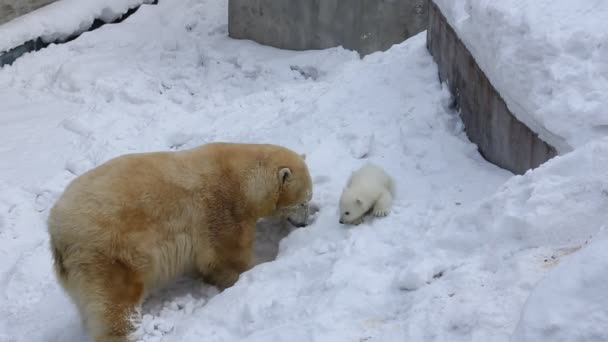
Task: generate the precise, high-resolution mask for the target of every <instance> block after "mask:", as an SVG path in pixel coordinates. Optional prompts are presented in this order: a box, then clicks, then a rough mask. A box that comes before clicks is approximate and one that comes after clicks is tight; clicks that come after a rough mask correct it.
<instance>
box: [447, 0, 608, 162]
mask: <svg viewBox="0 0 608 342" xmlns="http://www.w3.org/2000/svg"><path fill="white" fill-rule="evenodd" d="M435 1H436V3H437V4H438V5H439V6H440V8H441V9H442V12H443V13H444V14H445V15H446V17H447V18H448V21H449V22H450V24H451V25H452V26H453V27H454V29H455V30H456V32H457V33H458V35H459V36H460V38H461V39H462V40H463V42H464V43H465V44H466V46H467V47H468V48H469V50H470V52H471V53H472V54H473V56H474V57H475V59H476V61H477V62H478V63H479V65H480V66H481V69H482V70H484V72H485V73H486V75H487V76H488V78H489V79H490V81H491V82H492V84H493V85H494V86H495V87H496V88H497V89H498V91H499V93H500V94H501V95H502V96H503V98H504V99H505V101H506V103H507V106H508V107H509V109H510V110H511V111H512V112H513V113H514V114H515V115H516V116H517V117H518V118H519V119H520V120H521V121H523V122H524V123H526V124H527V125H528V126H529V127H530V128H531V129H532V130H534V131H535V132H537V133H539V135H540V136H541V138H542V139H544V140H545V141H547V142H548V143H550V144H552V145H553V146H555V147H556V148H557V149H558V150H559V152H560V153H564V152H568V151H570V150H572V149H573V148H576V147H578V146H581V145H583V144H585V143H586V142H589V141H592V140H594V139H596V138H599V137H603V136H606V135H608V112H607V111H606V110H605V108H606V107H607V106H608V98H607V97H606V96H605V94H606V93H607V92H608V67H606V62H605V61H606V59H608V2H606V1H571V0H535V1H527V0H505V1H487V0H468V1H453V0H435Z"/></svg>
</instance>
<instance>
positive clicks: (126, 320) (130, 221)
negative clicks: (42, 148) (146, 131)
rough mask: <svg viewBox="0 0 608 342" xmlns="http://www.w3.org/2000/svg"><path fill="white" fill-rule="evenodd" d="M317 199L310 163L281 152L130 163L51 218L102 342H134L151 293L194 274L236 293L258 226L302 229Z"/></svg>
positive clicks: (77, 184) (79, 299) (197, 152)
mask: <svg viewBox="0 0 608 342" xmlns="http://www.w3.org/2000/svg"><path fill="white" fill-rule="evenodd" d="M311 197H312V182H311V177H310V174H309V171H308V167H307V166H306V163H305V161H304V158H303V156H301V155H299V154H297V153H295V152H293V151H291V150H289V149H287V148H284V147H280V146H276V145H267V144H237V143H211V144H206V145H202V146H199V147H196V148H193V149H190V150H184V151H179V152H153V153H139V154H129V155H124V156H120V157H117V158H115V159H112V160H110V161H108V162H106V163H104V164H102V165H100V166H98V167H97V168H95V169H92V170H90V171H88V172H86V173H84V174H82V175H81V176H79V177H77V178H76V179H75V180H74V181H72V183H71V184H69V185H68V186H67V188H66V189H65V192H64V193H63V194H62V196H61V197H60V198H59V199H58V201H57V202H56V204H55V206H54V207H53V208H52V209H51V212H50V215H49V218H48V228H49V234H50V240H51V249H52V254H53V258H54V262H55V263H54V265H55V271H56V275H57V278H58V280H59V282H60V284H61V285H62V287H63V288H64V289H65V290H66V292H67V293H68V294H69V296H70V297H71V298H72V300H73V301H74V303H75V304H76V306H77V307H78V309H79V311H80V313H81V315H82V318H83V322H84V323H85V325H86V327H87V329H88V330H89V332H90V333H91V335H92V336H93V337H94V339H95V341H96V342H109V341H113V342H114V341H116V342H117V341H120V342H124V341H129V335H130V333H131V332H132V331H133V328H134V327H133V323H132V322H133V321H132V318H134V317H137V312H138V310H139V307H140V304H141V303H142V301H143V299H144V298H145V297H146V295H147V294H148V293H149V292H150V291H151V290H153V289H154V288H157V287H159V286H162V285H164V284H166V283H167V282H169V281H171V280H172V279H174V278H175V277H177V276H179V275H182V274H185V273H190V272H193V273H195V274H199V275H201V276H202V279H203V280H205V281H206V282H208V283H210V284H213V285H216V286H218V287H219V288H221V289H224V288H226V287H229V286H231V285H233V284H234V283H235V282H236V281H237V279H238V277H239V275H240V274H241V273H242V272H244V271H246V270H247V269H249V268H250V267H251V262H252V257H253V255H252V250H253V242H254V235H255V232H254V230H255V224H256V221H257V220H258V219H259V218H262V217H268V216H277V215H278V216H282V217H286V218H288V219H289V218H290V219H291V221H292V222H294V221H297V220H298V219H301V218H302V217H303V216H304V215H301V213H302V211H303V210H305V211H307V210H308V207H307V206H308V203H309V201H310V199H311ZM294 223H295V224H304V223H305V222H294Z"/></svg>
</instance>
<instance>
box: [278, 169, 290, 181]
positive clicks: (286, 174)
mask: <svg viewBox="0 0 608 342" xmlns="http://www.w3.org/2000/svg"><path fill="white" fill-rule="evenodd" d="M289 178H291V170H290V169H289V168H288V167H284V168H282V169H280V170H279V181H280V182H281V184H285V182H287V181H288V180H289Z"/></svg>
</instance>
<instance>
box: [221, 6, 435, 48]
mask: <svg viewBox="0 0 608 342" xmlns="http://www.w3.org/2000/svg"><path fill="white" fill-rule="evenodd" d="M427 19H428V13H427V0H230V1H229V6H228V31H229V35H230V37H232V38H236V39H250V40H253V41H256V42H258V43H260V44H265V45H270V46H274V47H277V48H281V49H288V50H315V49H326V48H330V47H335V46H340V45H341V46H342V47H344V48H346V49H350V50H355V51H358V52H359V53H360V54H361V55H366V54H369V53H372V52H375V51H385V50H387V49H388V48H390V47H391V46H392V45H394V44H397V43H400V42H402V41H404V40H405V39H407V38H409V37H411V36H413V35H415V34H417V33H420V32H422V31H424V30H425V29H426V25H427Z"/></svg>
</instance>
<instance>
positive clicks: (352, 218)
mask: <svg viewBox="0 0 608 342" xmlns="http://www.w3.org/2000/svg"><path fill="white" fill-rule="evenodd" d="M394 196H395V188H394V183H393V179H392V178H391V176H389V175H388V174H387V173H386V172H385V171H384V170H383V169H382V168H381V167H379V166H377V165H374V164H371V163H366V164H365V165H363V166H362V167H361V168H360V169H359V170H357V171H355V172H353V173H352V174H351V176H350V178H349V180H348V182H347V184H346V187H345V188H344V190H343V191H342V196H341V197H340V223H349V224H360V223H361V222H363V218H364V216H365V215H366V214H367V213H369V212H370V211H371V213H372V214H373V215H374V216H377V217H381V216H386V215H388V213H389V212H390V210H391V206H392V203H393V197H394Z"/></svg>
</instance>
